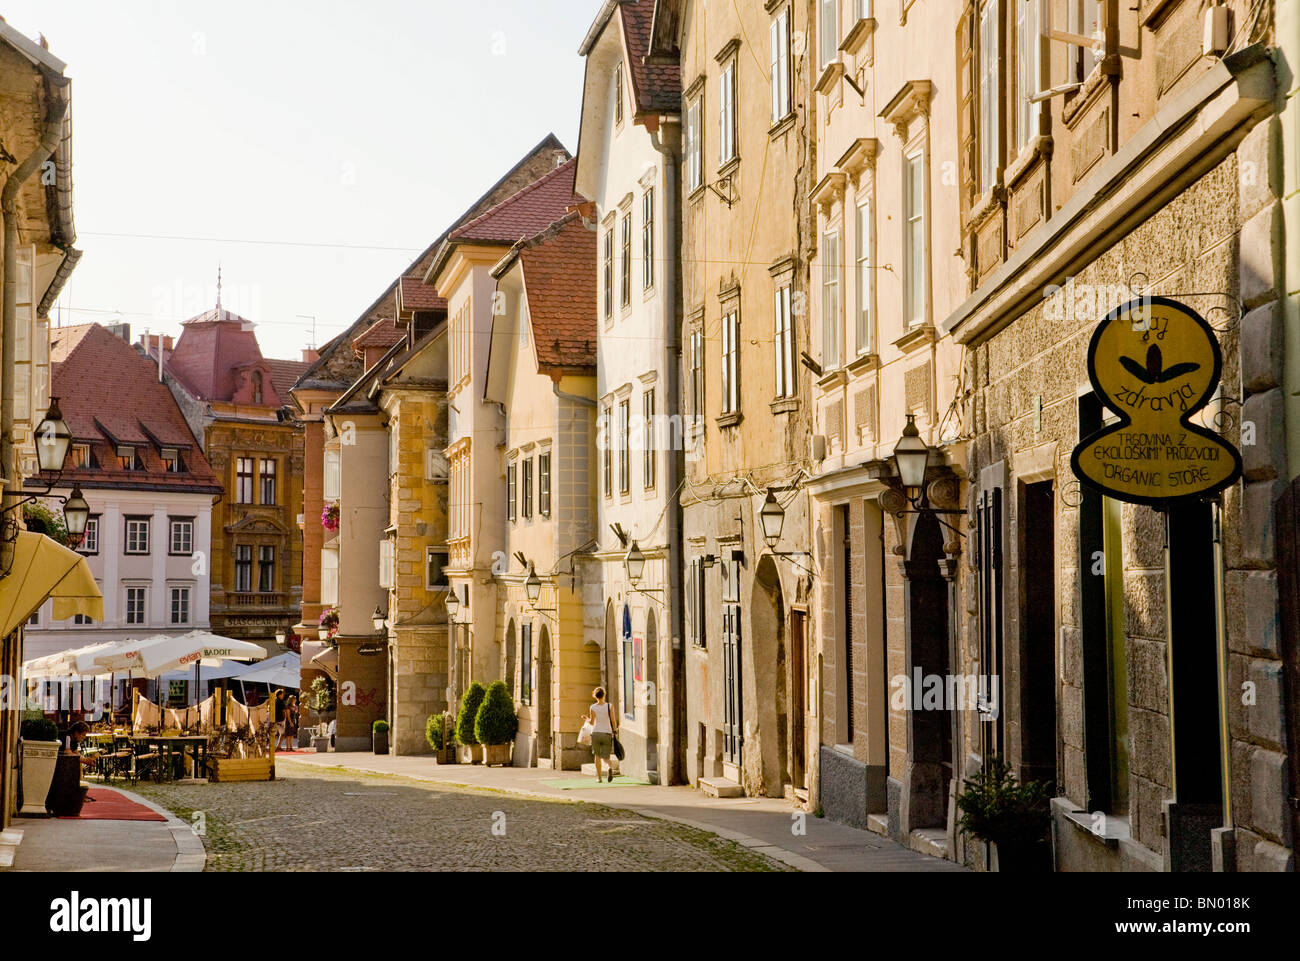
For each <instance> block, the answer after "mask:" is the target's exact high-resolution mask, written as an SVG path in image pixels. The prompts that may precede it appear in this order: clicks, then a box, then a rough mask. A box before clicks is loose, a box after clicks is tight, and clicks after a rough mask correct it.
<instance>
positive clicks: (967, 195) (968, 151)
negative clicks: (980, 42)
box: [957, 3, 979, 265]
mask: <svg viewBox="0 0 1300 961" xmlns="http://www.w3.org/2000/svg"><path fill="white" fill-rule="evenodd" d="M976 36H977V33H976V29H975V5H974V4H973V3H969V4H967V5H966V6H965V8H964V9H963V10H962V14H961V19H960V20H959V21H958V22H957V187H958V189H957V194H958V199H959V204H960V210H961V229H962V246H963V247H964V248H966V259H967V263H968V265H969V263H970V259H971V257H972V255H973V253H974V248H973V247H972V246H971V245H970V242H969V236H968V232H967V229H966V228H967V221H969V219H970V209H971V204H972V202H973V201H974V198H975V191H976V189H977V188H976V183H975V171H976V170H977V169H978V163H979V160H978V154H977V145H976V142H975V137H976V131H977V130H978V129H979V127H978V125H977V123H976V119H977V118H976V116H975V112H976V110H977V109H978V108H979V98H978V97H977V96H976V95H975V91H976V89H977V83H978V82H977V78H976V76H975V71H976V69H977V62H976V59H975V37H976Z"/></svg>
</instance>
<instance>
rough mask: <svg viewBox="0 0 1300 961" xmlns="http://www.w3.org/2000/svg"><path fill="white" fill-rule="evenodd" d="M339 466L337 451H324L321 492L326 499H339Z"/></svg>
mask: <svg viewBox="0 0 1300 961" xmlns="http://www.w3.org/2000/svg"><path fill="white" fill-rule="evenodd" d="M339 466H340V465H339V452H338V451H336V450H327V451H326V452H325V479H324V484H323V487H324V489H323V490H322V492H321V493H322V495H323V496H324V498H325V499H326V500H327V501H336V500H338V499H339V476H340V475H339Z"/></svg>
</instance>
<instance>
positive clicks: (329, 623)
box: [320, 607, 339, 637]
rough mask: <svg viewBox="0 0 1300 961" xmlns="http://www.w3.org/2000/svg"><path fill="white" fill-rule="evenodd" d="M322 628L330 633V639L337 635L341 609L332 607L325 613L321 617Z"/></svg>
mask: <svg viewBox="0 0 1300 961" xmlns="http://www.w3.org/2000/svg"><path fill="white" fill-rule="evenodd" d="M320 626H321V627H323V628H325V629H326V630H328V631H329V632H330V637H333V636H334V635H335V634H337V633H338V632H339V609H338V608H337V607H331V608H329V610H327V611H324V612H323V613H322V614H321V616H320Z"/></svg>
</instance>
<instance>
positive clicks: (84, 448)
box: [72, 444, 90, 470]
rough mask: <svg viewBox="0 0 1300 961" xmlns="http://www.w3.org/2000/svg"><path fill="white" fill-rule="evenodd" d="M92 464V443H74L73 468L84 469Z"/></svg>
mask: <svg viewBox="0 0 1300 961" xmlns="http://www.w3.org/2000/svg"><path fill="white" fill-rule="evenodd" d="M89 466H90V445H89V444H73V445H72V469H73V470H84V469H85V468H87V467H89Z"/></svg>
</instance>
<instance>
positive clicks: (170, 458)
mask: <svg viewBox="0 0 1300 961" xmlns="http://www.w3.org/2000/svg"><path fill="white" fill-rule="evenodd" d="M161 455H162V462H163V470H165V471H167V473H169V474H179V473H181V471H183V470H184V465H183V464H182V463H181V452H180V451H179V450H177V449H176V448H175V447H164V448H162V451H161Z"/></svg>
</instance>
